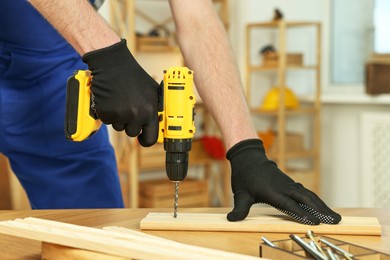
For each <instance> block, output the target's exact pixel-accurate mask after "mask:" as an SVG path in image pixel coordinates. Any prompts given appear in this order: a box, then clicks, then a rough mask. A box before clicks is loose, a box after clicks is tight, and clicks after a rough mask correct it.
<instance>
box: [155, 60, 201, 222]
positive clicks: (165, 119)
mask: <svg viewBox="0 0 390 260" xmlns="http://www.w3.org/2000/svg"><path fill="white" fill-rule="evenodd" d="M193 78H194V76H193V72H192V71H191V70H189V69H188V68H185V67H174V68H170V69H168V70H166V71H164V80H163V84H164V86H163V88H161V90H162V92H163V93H161V95H160V96H162V97H163V104H161V103H160V104H159V106H160V108H159V111H160V112H159V121H160V123H159V135H158V142H159V143H162V142H164V150H165V151H166V158H165V169H166V173H167V176H168V178H169V180H171V181H172V182H174V183H175V202H174V212H173V216H174V217H175V218H176V217H177V206H178V197H179V183H180V182H181V181H183V180H184V179H185V178H186V176H187V170H188V159H189V158H188V152H189V151H190V150H191V144H192V138H193V137H194V133H195V125H194V118H195V110H194V106H195V102H196V99H195V95H194V92H193Z"/></svg>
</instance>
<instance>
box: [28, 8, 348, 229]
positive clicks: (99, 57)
mask: <svg viewBox="0 0 390 260" xmlns="http://www.w3.org/2000/svg"><path fill="white" fill-rule="evenodd" d="M29 2H30V3H31V4H32V5H33V6H34V7H35V8H36V9H37V10H39V12H40V13H41V14H42V15H43V16H44V17H45V18H46V19H47V20H48V21H49V22H50V24H52V25H53V26H54V27H55V28H56V29H57V30H58V31H59V32H60V33H61V34H62V36H63V37H64V38H65V39H66V40H67V41H68V42H69V43H70V44H71V45H72V46H73V48H74V49H75V50H76V51H77V52H78V53H79V54H80V56H82V60H83V61H84V62H85V63H86V64H87V65H88V68H89V69H90V70H91V71H92V74H93V81H92V92H93V94H94V102H95V109H96V111H97V113H98V115H99V117H100V119H101V120H102V121H103V122H104V123H105V124H112V126H113V128H114V129H116V130H117V131H122V130H125V131H126V133H127V135H129V136H131V137H135V136H138V140H139V142H140V144H141V145H143V146H150V145H152V144H154V143H155V142H156V140H157V132H158V119H157V91H156V89H157V86H158V84H157V83H156V82H155V81H154V80H152V79H151V77H150V76H149V75H148V74H147V73H146V72H145V71H144V70H143V69H142V68H141V67H140V65H139V64H138V63H137V62H136V60H135V59H134V58H133V56H132V55H131V53H130V52H129V50H128V49H127V47H126V41H125V40H121V39H120V38H119V37H118V36H117V35H116V34H115V33H114V32H113V31H112V30H111V29H110V27H109V26H108V25H107V24H106V22H105V21H104V19H102V18H101V17H100V16H99V15H98V14H97V13H96V12H95V10H94V9H93V8H92V7H91V5H90V4H89V2H88V1H86V0H69V1H63V0H30V1H29ZM169 3H170V7H171V10H172V14H173V18H174V21H175V25H176V30H177V40H178V43H179V46H180V48H181V50H182V53H183V55H184V58H185V61H186V64H187V66H188V67H190V68H191V69H192V70H194V71H195V72H196V74H195V84H196V86H197V88H198V92H199V94H200V96H201V97H202V100H203V101H204V103H205V104H206V106H207V108H208V110H209V111H210V112H211V114H212V115H213V117H214V119H215V121H216V122H217V124H218V126H219V128H220V130H221V132H222V135H223V138H224V142H225V146H226V148H227V149H228V153H227V158H228V159H229V160H230V163H231V167H232V189H233V193H234V205H235V206H234V209H233V211H232V212H230V213H229V214H228V216H227V218H228V220H229V221H238V220H242V219H244V218H246V216H247V215H248V213H249V210H250V207H251V206H252V205H253V204H255V203H259V202H262V203H266V204H269V205H272V206H274V207H275V208H277V209H279V210H281V211H282V212H285V213H286V214H288V215H289V216H291V217H292V218H294V219H296V220H297V221H299V222H301V223H305V224H311V225H314V224H319V223H320V222H325V223H333V224H336V223H338V222H339V221H340V219H341V217H340V215H338V214H337V213H335V212H334V211H332V210H331V209H330V208H328V207H327V206H326V205H325V203H324V202H322V200H321V199H320V198H318V197H317V196H316V195H315V194H314V193H312V192H311V191H309V190H307V189H305V188H304V187H303V186H302V185H300V184H298V183H295V182H294V181H293V180H291V179H290V178H289V177H288V176H287V175H285V174H284V173H283V172H281V171H280V170H279V169H278V168H277V166H276V164H275V163H273V162H272V161H270V160H268V159H267V157H266V155H265V152H264V148H263V144H262V142H261V140H259V139H258V137H257V133H256V131H255V128H254V126H253V125H252V122H251V118H250V114H249V112H248V109H247V106H246V102H245V97H244V93H243V88H242V83H241V80H240V77H239V72H238V68H237V65H236V62H235V59H234V56H233V53H232V51H231V48H230V46H229V42H228V40H227V37H226V34H225V30H224V28H223V26H222V24H221V22H220V20H219V19H218V17H217V15H216V13H215V11H214V9H213V6H212V2H211V1H210V0H197V1H193V0H170V1H169ZM226 115H229V116H226ZM48 140H50V139H48ZM91 141H92V140H91ZM95 141H96V140H95ZM95 141H94V142H95Z"/></svg>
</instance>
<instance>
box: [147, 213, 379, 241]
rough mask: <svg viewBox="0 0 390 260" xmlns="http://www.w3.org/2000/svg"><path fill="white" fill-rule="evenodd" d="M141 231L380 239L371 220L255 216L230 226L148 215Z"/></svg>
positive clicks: (209, 219)
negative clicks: (316, 221) (317, 222)
mask: <svg viewBox="0 0 390 260" xmlns="http://www.w3.org/2000/svg"><path fill="white" fill-rule="evenodd" d="M140 228H141V229H143V230H187V231H189V230H195V231H239V232H267V233H306V232H307V230H309V229H310V230H312V231H313V232H314V233H316V234H342V235H376V236H380V235H381V225H380V224H379V222H378V219H377V218H373V217H348V216H345V217H343V219H342V221H341V222H340V223H339V224H337V225H327V224H320V225H318V226H308V225H303V224H299V223H297V222H295V221H294V220H292V219H290V218H289V217H287V216H286V217H284V216H280V217H276V216H257V217H248V218H246V219H245V220H242V221H238V222H229V221H228V220H227V219H226V215H225V214H205V213H180V212H179V213H178V216H177V218H173V216H172V213H149V214H148V215H147V216H146V217H145V218H144V219H142V220H141V222H140Z"/></svg>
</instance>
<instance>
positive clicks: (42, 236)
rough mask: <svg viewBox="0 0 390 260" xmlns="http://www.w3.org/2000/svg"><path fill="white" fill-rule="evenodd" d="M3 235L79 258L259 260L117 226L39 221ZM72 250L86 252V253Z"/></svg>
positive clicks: (0, 227)
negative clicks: (108, 256)
mask: <svg viewBox="0 0 390 260" xmlns="http://www.w3.org/2000/svg"><path fill="white" fill-rule="evenodd" d="M117 230H119V231H117ZM0 233H3V234H7V235H13V236H18V237H22V238H28V239H33V240H39V241H42V242H46V243H50V244H57V245H60V246H61V247H59V248H60V249H61V250H63V249H64V247H62V246H66V247H70V248H69V249H67V250H66V252H67V253H70V254H71V255H72V254H76V255H79V256H80V255H88V251H92V252H93V254H94V255H96V254H95V252H98V253H104V254H109V255H113V256H121V257H126V258H130V259H169V260H174V259H226V260H229V259H231V260H233V259H237V260H241V259H242V260H246V259H247V260H249V259H258V258H255V257H252V256H246V255H241V254H236V253H229V252H225V251H221V250H215V249H208V248H202V247H198V246H192V245H187V244H183V243H179V242H175V241H171V240H168V239H162V238H156V237H154V236H152V235H145V234H142V233H141V232H138V231H125V230H123V229H121V228H113V227H111V228H108V229H98V228H90V227H83V226H78V225H74V224H68V223H62V222H57V221H50V220H44V219H38V218H25V219H16V220H9V221H2V222H0ZM47 245H48V244H46V245H45V247H46V246H47ZM71 248H76V249H85V251H79V250H72V249H71ZM65 249H66V248H65ZM48 250H49V251H50V252H46V255H50V256H55V255H56V254H55V253H53V251H52V250H53V247H51V246H49V249H48ZM54 250H55V247H54ZM62 253H63V252H61V255H62ZM59 255H60V254H59ZM54 259H55V258H54Z"/></svg>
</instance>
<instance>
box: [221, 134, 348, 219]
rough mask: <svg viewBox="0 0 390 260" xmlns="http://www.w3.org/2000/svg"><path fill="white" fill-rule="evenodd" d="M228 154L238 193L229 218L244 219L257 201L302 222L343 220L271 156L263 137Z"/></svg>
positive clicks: (252, 140) (247, 142)
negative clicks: (267, 154)
mask: <svg viewBox="0 0 390 260" xmlns="http://www.w3.org/2000/svg"><path fill="white" fill-rule="evenodd" d="M226 157H227V159H228V160H229V161H230V164H231V169H232V177H231V182H232V190H233V194H234V209H233V210H232V211H231V212H230V213H229V214H228V215H227V219H228V220H229V221H239V220H243V219H245V218H246V217H247V216H248V213H249V210H250V208H251V206H252V205H253V204H255V203H265V204H268V205H271V206H273V207H275V208H276V209H278V210H280V211H281V212H283V213H285V214H287V215H288V216H290V217H292V218H293V219H295V220H296V221H298V222H300V223H302V224H308V225H318V224H320V223H327V224H337V223H339V222H340V220H341V216H340V215H339V214H337V213H336V212H334V211H333V210H331V209H330V208H329V207H328V206H327V205H326V204H325V203H324V202H323V201H322V200H321V199H320V198H319V197H318V196H317V195H316V194H315V193H313V192H312V191H310V190H308V189H306V188H305V187H304V186H303V185H302V184H300V183H296V182H295V181H293V180H292V179H291V178H290V177H288V176H287V175H286V174H284V173H283V172H282V171H281V170H280V169H279V168H278V167H277V165H276V164H275V163H274V162H273V161H271V160H269V159H268V158H267V156H266V154H265V150H264V147H263V143H262V141H261V140H259V139H249V140H245V141H242V142H239V143H238V144H236V145H235V146H233V147H232V148H231V149H230V150H229V151H228V152H227V155H226Z"/></svg>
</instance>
